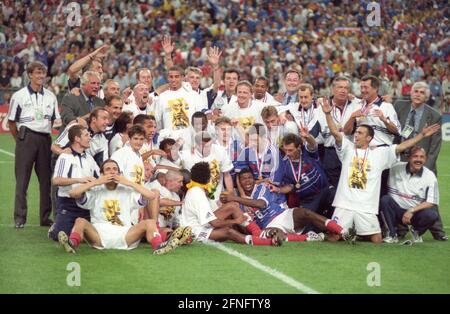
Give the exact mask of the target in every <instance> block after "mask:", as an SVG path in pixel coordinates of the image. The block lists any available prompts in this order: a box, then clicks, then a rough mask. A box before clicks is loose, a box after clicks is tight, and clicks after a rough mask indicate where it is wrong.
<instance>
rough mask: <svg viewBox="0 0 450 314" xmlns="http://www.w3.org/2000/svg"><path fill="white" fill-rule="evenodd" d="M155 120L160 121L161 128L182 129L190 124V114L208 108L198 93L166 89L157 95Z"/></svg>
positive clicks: (183, 89)
mask: <svg viewBox="0 0 450 314" xmlns="http://www.w3.org/2000/svg"><path fill="white" fill-rule="evenodd" d="M156 108H157V109H156V110H157V116H158V117H157V120H159V121H161V122H162V125H161V129H172V130H177V129H184V128H187V127H188V126H189V125H191V118H192V115H193V114H194V113H195V112H197V111H202V110H205V109H208V107H206V108H205V107H203V102H202V100H201V97H200V95H199V94H198V93H196V92H194V91H192V90H190V91H189V90H186V89H185V88H183V87H182V88H180V89H178V90H176V91H172V90H168V91H165V92H163V93H162V94H161V95H159V98H158V102H157V105H156Z"/></svg>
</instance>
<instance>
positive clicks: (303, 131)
mask: <svg viewBox="0 0 450 314" xmlns="http://www.w3.org/2000/svg"><path fill="white" fill-rule="evenodd" d="M299 131H300V137H301V138H302V140H303V141H304V142H306V148H308V150H309V151H310V152H312V151H315V150H316V148H317V143H316V140H315V139H314V137H313V136H312V135H311V134H309V131H308V128H307V127H304V126H300V128H299Z"/></svg>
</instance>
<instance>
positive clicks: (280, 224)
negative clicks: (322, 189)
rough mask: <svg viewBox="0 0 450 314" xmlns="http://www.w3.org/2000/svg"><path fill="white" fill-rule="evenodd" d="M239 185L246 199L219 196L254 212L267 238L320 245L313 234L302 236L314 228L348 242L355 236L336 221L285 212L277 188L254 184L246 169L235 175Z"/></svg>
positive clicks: (295, 211)
mask: <svg viewBox="0 0 450 314" xmlns="http://www.w3.org/2000/svg"><path fill="white" fill-rule="evenodd" d="M237 179H238V180H239V184H240V186H241V187H242V190H243V192H244V194H245V197H238V196H235V195H232V194H228V193H222V194H221V197H220V201H221V202H222V203H228V202H238V203H239V204H242V205H244V206H246V207H247V208H248V209H249V210H250V211H252V212H253V216H254V219H255V221H256V223H257V224H258V226H259V227H260V228H262V229H265V230H264V231H265V232H263V234H265V235H266V236H268V237H273V236H275V235H276V238H280V237H281V238H284V239H286V240H287V241H297V242H301V241H321V240H323V237H320V236H319V235H317V234H316V233H314V232H308V233H306V234H301V233H302V231H303V229H304V228H305V227H306V226H307V225H309V224H311V223H312V224H314V225H315V226H316V227H318V228H320V229H323V230H328V231H329V232H331V233H333V234H338V235H340V236H342V238H343V239H345V240H346V241H348V242H352V243H353V242H354V240H355V238H356V235H355V234H354V230H349V231H348V232H347V231H346V230H344V229H343V228H342V227H341V226H339V225H338V224H337V223H336V222H335V221H333V220H330V219H327V218H325V217H324V216H321V215H318V214H316V213H314V212H312V211H311V210H309V209H306V208H302V207H297V208H288V206H287V203H286V197H285V195H284V194H281V193H277V192H279V191H277V192H275V190H277V189H278V188H277V187H274V186H272V185H268V184H266V183H264V182H263V183H259V184H256V182H255V179H254V178H253V175H252V172H251V170H250V169H248V168H245V169H243V170H241V172H239V174H238V178H237Z"/></svg>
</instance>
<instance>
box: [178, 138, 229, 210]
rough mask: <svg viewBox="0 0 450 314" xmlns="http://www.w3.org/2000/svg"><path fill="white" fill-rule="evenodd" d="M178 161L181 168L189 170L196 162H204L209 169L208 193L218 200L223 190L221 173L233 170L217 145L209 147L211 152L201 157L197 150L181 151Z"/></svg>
mask: <svg viewBox="0 0 450 314" xmlns="http://www.w3.org/2000/svg"><path fill="white" fill-rule="evenodd" d="M179 155H180V159H181V163H182V165H183V168H185V169H187V170H191V168H192V167H193V166H194V165H195V164H196V163H198V162H201V161H206V162H208V163H209V168H210V169H211V180H210V181H209V192H210V194H211V196H213V197H212V199H214V201H216V202H217V201H218V200H219V196H220V193H222V190H223V183H222V182H223V173H224V172H229V171H231V170H232V169H233V164H232V163H231V160H230V158H229V157H228V154H227V151H226V150H225V149H224V148H223V147H222V146H219V145H217V144H212V145H211V152H210V154H209V155H208V156H206V157H204V156H202V155H201V154H200V153H199V152H198V150H196V149H195V150H194V153H192V150H183V151H181V152H180V154H179Z"/></svg>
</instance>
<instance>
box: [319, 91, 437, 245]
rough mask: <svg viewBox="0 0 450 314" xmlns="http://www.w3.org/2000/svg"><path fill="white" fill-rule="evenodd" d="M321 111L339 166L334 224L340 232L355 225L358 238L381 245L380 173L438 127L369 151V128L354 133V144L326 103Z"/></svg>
mask: <svg viewBox="0 0 450 314" xmlns="http://www.w3.org/2000/svg"><path fill="white" fill-rule="evenodd" d="M322 110H323V112H324V113H325V114H326V118H327V123H328V127H329V128H330V132H331V134H332V135H333V136H334V138H335V140H336V150H337V153H338V157H339V159H340V160H341V162H342V171H341V177H340V179H339V184H338V187H337V191H336V196H335V199H334V202H333V206H334V207H335V208H336V209H335V211H334V214H333V220H335V221H336V222H337V223H338V224H340V225H341V226H342V227H343V228H350V227H351V226H352V225H353V224H355V228H356V232H357V234H358V235H361V236H367V237H368V238H369V239H370V240H371V241H372V242H375V243H380V242H382V237H381V230H380V224H379V221H378V218H377V214H378V204H379V195H380V188H381V174H382V172H383V170H385V169H389V168H390V167H392V166H393V165H394V164H395V163H396V162H397V159H398V156H397V154H399V153H401V152H403V151H404V150H406V149H408V148H409V147H412V146H414V145H415V144H416V143H418V142H419V141H420V140H422V139H423V138H424V137H428V136H431V135H432V134H434V133H435V132H437V131H438V130H439V129H440V126H439V125H438V124H434V125H432V126H429V127H427V128H424V129H423V131H422V132H421V133H420V134H419V135H417V136H416V137H414V138H412V139H410V140H407V141H405V142H403V143H401V144H399V145H391V146H383V147H369V144H370V141H371V140H372V139H373V138H374V130H373V129H372V127H371V126H368V125H360V126H359V127H358V128H357V129H356V132H355V135H354V144H353V143H352V142H351V141H349V140H348V139H347V138H346V137H345V136H343V135H342V133H340V132H339V129H338V128H337V127H336V124H335V123H334V120H333V118H332V117H331V111H332V108H331V106H330V104H329V102H328V100H327V99H324V100H323V104H322Z"/></svg>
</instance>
